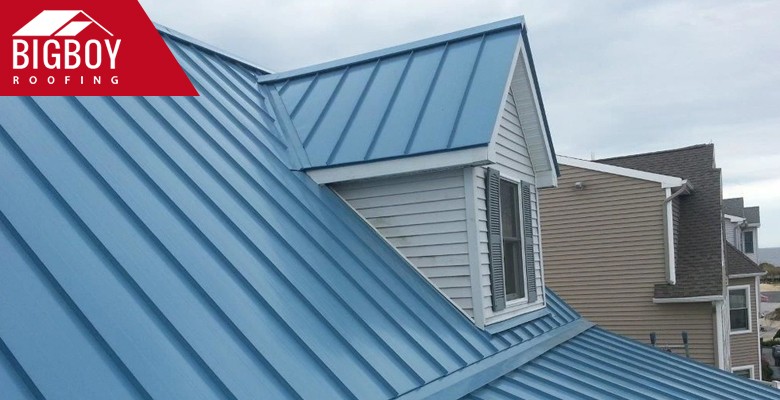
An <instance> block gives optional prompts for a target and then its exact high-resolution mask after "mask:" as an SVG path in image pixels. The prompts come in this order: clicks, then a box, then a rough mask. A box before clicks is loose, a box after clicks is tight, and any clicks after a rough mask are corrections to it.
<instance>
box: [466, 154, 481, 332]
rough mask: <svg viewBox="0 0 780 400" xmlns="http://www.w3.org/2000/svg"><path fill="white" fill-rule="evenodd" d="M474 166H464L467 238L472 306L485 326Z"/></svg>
mask: <svg viewBox="0 0 780 400" xmlns="http://www.w3.org/2000/svg"><path fill="white" fill-rule="evenodd" d="M474 174H476V171H475V169H474V167H467V168H463V185H464V186H465V187H464V189H465V191H466V193H465V195H466V198H465V200H466V235H467V236H466V239H467V241H468V254H469V278H471V306H472V313H473V314H474V323H475V324H476V325H477V326H478V327H480V328H484V327H485V305H484V297H483V295H482V273H481V271H480V270H479V229H478V227H477V186H476V181H475V176H474Z"/></svg>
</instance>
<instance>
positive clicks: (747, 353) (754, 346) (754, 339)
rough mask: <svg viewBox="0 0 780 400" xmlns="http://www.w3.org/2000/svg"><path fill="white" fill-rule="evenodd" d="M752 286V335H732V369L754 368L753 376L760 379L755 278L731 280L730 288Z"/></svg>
mask: <svg viewBox="0 0 780 400" xmlns="http://www.w3.org/2000/svg"><path fill="white" fill-rule="evenodd" d="M740 285H750V310H751V314H752V315H751V316H750V319H751V324H752V330H751V332H750V333H744V334H737V335H731V337H730V338H731V367H732V368H734V367H742V366H746V365H752V366H753V376H754V377H756V378H758V374H759V373H760V371H759V369H758V366H759V365H760V359H759V358H758V333H757V331H756V330H757V329H758V313H757V312H756V280H755V278H742V279H729V286H740Z"/></svg>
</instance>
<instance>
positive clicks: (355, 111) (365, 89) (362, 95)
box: [325, 59, 382, 165]
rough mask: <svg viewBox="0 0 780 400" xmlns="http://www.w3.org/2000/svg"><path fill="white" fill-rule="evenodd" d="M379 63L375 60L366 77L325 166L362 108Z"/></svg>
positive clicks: (329, 162)
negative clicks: (366, 79) (369, 74)
mask: <svg viewBox="0 0 780 400" xmlns="http://www.w3.org/2000/svg"><path fill="white" fill-rule="evenodd" d="M381 63H382V59H377V60H376V63H374V68H373V70H372V71H371V76H369V77H368V81H367V82H366V84H365V86H363V90H362V91H361V92H360V97H358V100H357V103H356V104H355V107H353V108H352V112H350V114H349V118H348V119H347V123H346V124H345V125H344V129H342V130H341V133H340V134H339V138H338V139H337V140H336V145H335V146H333V150H331V152H330V155H328V159H327V161H325V165H330V164H331V163H332V162H333V158H334V157H336V154H338V152H339V150H341V145H342V143H343V142H344V137H346V135H347V132H348V131H349V129H350V128H352V124H353V123H354V121H355V116H356V115H357V114H358V113H359V111H360V109H361V108H362V107H363V101H364V100H365V98H366V94H367V93H368V91H369V89H370V88H371V86H372V85H373V84H374V79H375V78H376V75H377V72H378V71H379V65H380V64H381Z"/></svg>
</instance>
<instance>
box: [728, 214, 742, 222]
mask: <svg viewBox="0 0 780 400" xmlns="http://www.w3.org/2000/svg"><path fill="white" fill-rule="evenodd" d="M723 218H726V219H728V220H729V221H731V222H736V223H740V222H742V221H744V220H745V218H742V217H737V216H736V215H731V214H723Z"/></svg>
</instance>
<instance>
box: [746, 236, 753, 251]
mask: <svg viewBox="0 0 780 400" xmlns="http://www.w3.org/2000/svg"><path fill="white" fill-rule="evenodd" d="M752 252H753V232H745V253H752Z"/></svg>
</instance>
